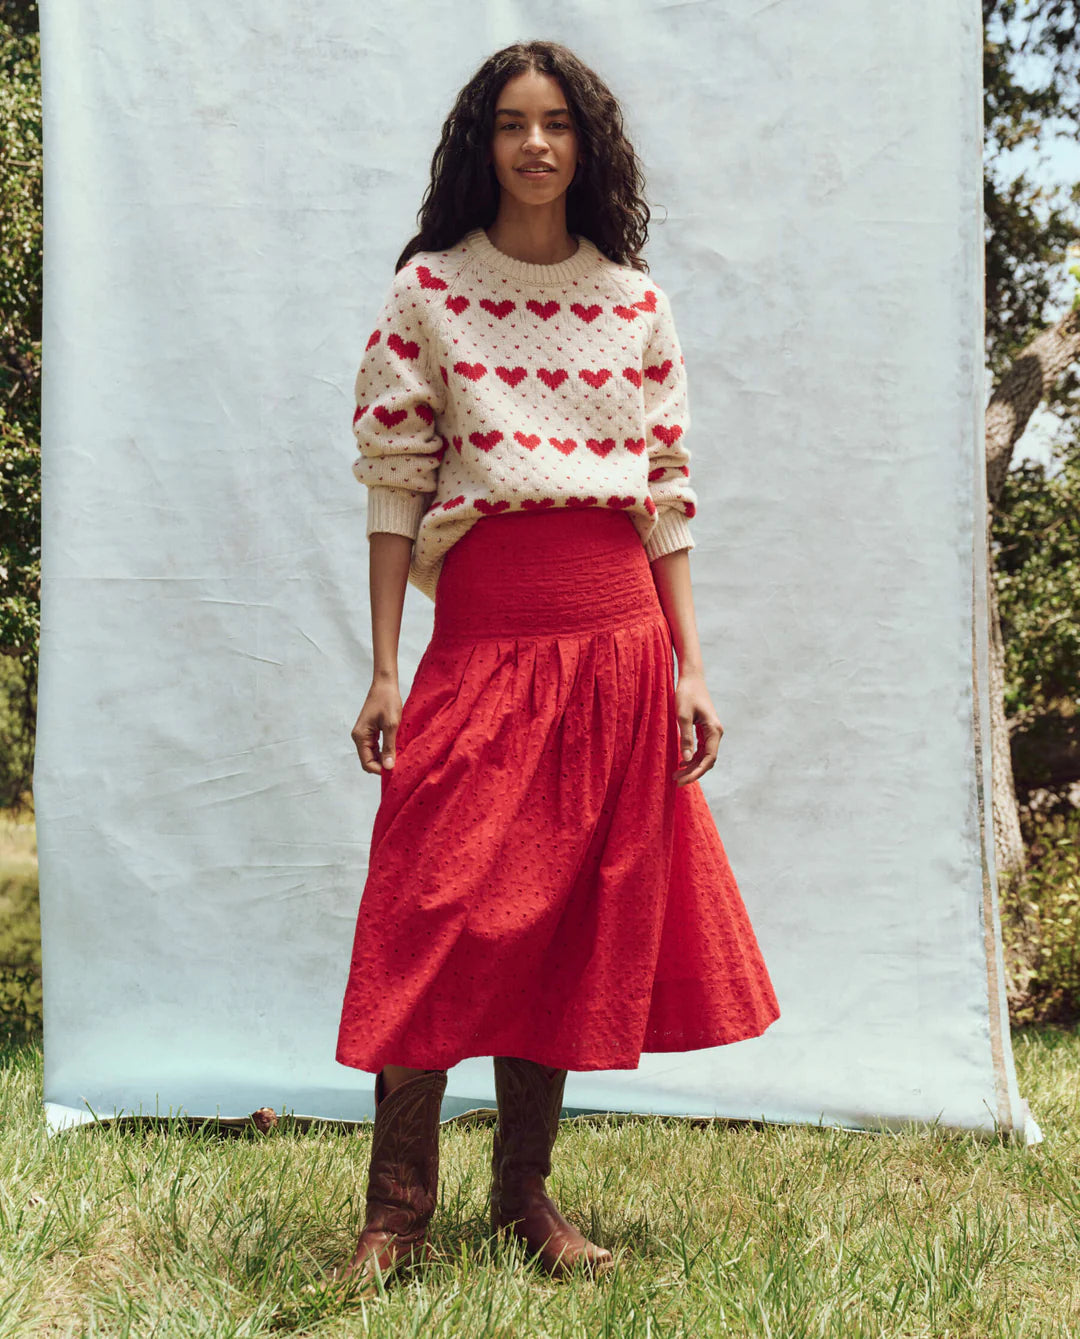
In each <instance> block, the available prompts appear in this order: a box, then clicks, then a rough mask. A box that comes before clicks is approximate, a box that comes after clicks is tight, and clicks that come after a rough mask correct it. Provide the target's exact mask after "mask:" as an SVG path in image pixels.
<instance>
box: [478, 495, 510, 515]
mask: <svg viewBox="0 0 1080 1339" xmlns="http://www.w3.org/2000/svg"><path fill="white" fill-rule="evenodd" d="M509 505H510V503H509V502H507V501H506V500H505V499H504V500H503V501H502V502H489V501H488V500H487V498H486V497H478V498H477V499H476V500H475V501H474V502H473V506H474V507H475V508H476V510H477V511H482V512H485V513H486V514H487V515H488V516H495V515H496V514H497V513H498V512H500V511H505V510H506V509H507V507H509Z"/></svg>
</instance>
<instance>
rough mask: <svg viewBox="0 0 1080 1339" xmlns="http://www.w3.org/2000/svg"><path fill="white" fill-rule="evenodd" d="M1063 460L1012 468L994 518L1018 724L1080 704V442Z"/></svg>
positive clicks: (1010, 696) (1064, 450)
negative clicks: (1053, 465) (1051, 468)
mask: <svg viewBox="0 0 1080 1339" xmlns="http://www.w3.org/2000/svg"><path fill="white" fill-rule="evenodd" d="M1055 463H1056V464H1057V465H1059V466H1060V468H1059V469H1057V470H1056V471H1055V472H1054V473H1052V474H1051V473H1049V472H1048V471H1047V470H1046V468H1045V467H1044V466H1043V465H1042V464H1041V463H1039V462H1037V461H1031V460H1025V461H1023V462H1021V464H1020V465H1018V466H1016V467H1014V468H1013V469H1012V470H1010V472H1009V473H1008V474H1007V475H1006V477H1005V482H1004V486H1003V490H1002V496H1001V499H1000V504H999V507H998V510H997V512H996V514H995V516H994V519H993V528H992V535H993V547H994V565H995V569H996V575H997V591H998V602H999V606H1000V614H1001V634H1002V638H1003V641H1004V645H1005V676H1006V684H1007V688H1006V695H1005V706H1006V712H1007V713H1008V715H1009V716H1011V717H1013V718H1014V720H1015V723H1016V725H1021V724H1026V723H1027V721H1028V720H1029V719H1030V718H1031V717H1033V716H1035V715H1039V714H1043V713H1045V712H1048V711H1057V710H1060V709H1061V707H1062V705H1063V704H1064V703H1069V702H1071V703H1073V704H1080V444H1078V443H1073V444H1071V445H1070V446H1063V447H1058V448H1056V450H1055ZM1078 774H1080V772H1078Z"/></svg>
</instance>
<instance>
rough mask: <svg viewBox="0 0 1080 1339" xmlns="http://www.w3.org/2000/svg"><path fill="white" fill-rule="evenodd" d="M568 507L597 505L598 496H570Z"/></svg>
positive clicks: (567, 500) (567, 501)
mask: <svg viewBox="0 0 1080 1339" xmlns="http://www.w3.org/2000/svg"><path fill="white" fill-rule="evenodd" d="M566 505H567V506H568V507H595V506H596V498H594V497H568V498H567V499H566Z"/></svg>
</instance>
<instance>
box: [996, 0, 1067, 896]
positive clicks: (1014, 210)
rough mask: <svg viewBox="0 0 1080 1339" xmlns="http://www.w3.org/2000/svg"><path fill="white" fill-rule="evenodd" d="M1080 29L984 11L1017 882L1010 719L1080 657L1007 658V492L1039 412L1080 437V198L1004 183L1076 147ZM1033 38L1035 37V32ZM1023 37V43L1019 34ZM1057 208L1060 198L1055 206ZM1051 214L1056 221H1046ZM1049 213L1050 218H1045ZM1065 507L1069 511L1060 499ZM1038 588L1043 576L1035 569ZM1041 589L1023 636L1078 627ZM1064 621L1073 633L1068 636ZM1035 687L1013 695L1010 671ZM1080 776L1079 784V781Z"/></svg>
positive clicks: (1001, 666) (1034, 589)
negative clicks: (1052, 674)
mask: <svg viewBox="0 0 1080 1339" xmlns="http://www.w3.org/2000/svg"><path fill="white" fill-rule="evenodd" d="M1078 21H1080V10H1078V3H1077V0H1034V2H1033V3H1028V4H1027V5H1026V6H1024V8H1023V13H1022V14H1021V12H1020V5H1019V4H1018V2H1017V0H984V3H983V27H984V45H983V105H984V117H983V121H984V162H985V170H984V195H983V198H984V215H985V229H986V234H985V236H986V253H985V254H986V344H987V348H986V356H987V365H988V367H989V368H990V371H991V374H992V375H993V376H995V377H996V385H995V387H994V391H993V394H992V396H991V397H990V401H989V403H988V405H987V409H986V444H985V445H986V475H987V506H988V527H987V529H988V533H989V536H990V551H989V553H988V564H989V571H990V574H991V580H990V591H989V595H990V682H989V700H990V715H991V720H990V737H991V747H992V756H993V777H994V784H993V825H994V842H995V851H996V860H997V867H998V869H999V871H1002V872H1006V873H1010V874H1013V873H1019V872H1020V871H1021V870H1022V869H1023V868H1024V865H1025V863H1026V856H1025V848H1024V843H1023V839H1022V835H1021V830H1020V821H1019V813H1018V809H1017V792H1016V783H1015V774H1014V759H1013V751H1012V733H1013V729H1014V727H1015V724H1016V723H1017V722H1018V719H1019V718H1017V717H1013V718H1012V719H1010V716H1009V713H1008V705H1009V702H1010V699H1011V700H1012V702H1014V703H1016V702H1020V701H1024V702H1026V703H1029V704H1030V703H1034V702H1042V704H1043V709H1045V706H1046V697H1045V694H1044V693H1041V692H1040V690H1039V688H1038V686H1037V685H1038V683H1039V682H1041V681H1042V680H1043V678H1044V677H1045V676H1044V673H1043V670H1042V662H1041V659H1040V658H1041V657H1042V656H1045V655H1046V654H1047V653H1048V652H1049V653H1050V655H1051V658H1056V659H1058V660H1061V659H1062V658H1063V659H1064V661H1065V662H1066V663H1067V662H1068V661H1069V659H1070V657H1071V658H1072V665H1073V669H1072V671H1071V672H1068V671H1067V672H1066V673H1065V675H1064V676H1061V675H1060V674H1058V678H1059V679H1060V680H1061V681H1062V682H1067V681H1068V680H1069V679H1070V677H1071V678H1072V679H1073V681H1075V673H1076V666H1077V660H1076V657H1077V647H1076V646H1075V644H1074V643H1073V642H1072V641H1071V640H1070V639H1069V638H1068V637H1067V636H1065V629H1064V628H1062V629H1061V634H1062V637H1064V641H1063V642H1061V644H1060V645H1059V646H1058V647H1057V649H1056V650H1051V647H1050V644H1048V643H1047V640H1046V637H1045V633H1041V634H1039V637H1038V639H1037V641H1036V643H1035V644H1034V645H1033V646H1029V648H1028V653H1027V654H1024V653H1023V652H1020V653H1019V654H1014V655H1013V656H1012V658H1011V662H1010V660H1009V657H1008V656H1007V653H1006V641H1005V638H1004V636H1003V628H1002V614H1001V606H1002V601H1003V596H1004V594H1005V591H1006V590H1007V591H1008V593H1009V595H1010V596H1012V595H1014V594H1015V593H1016V592H1017V591H1018V590H1019V589H1021V587H1020V586H1018V585H1016V584H1015V583H1014V584H1013V585H1011V586H1008V585H1007V583H1006V582H1005V581H1003V579H1002V574H1001V573H999V571H998V569H997V562H996V555H995V545H996V546H997V547H998V548H1000V546H1001V543H1002V540H1003V539H1004V537H1007V536H1013V537H1015V528H1014V527H1013V526H1012V525H1011V524H1010V521H1009V519H1008V518H1007V516H1005V515H1004V514H1003V509H1004V508H1005V507H1006V506H1008V505H1010V504H1013V503H1015V502H1017V500H1018V497H1019V494H1018V493H1017V490H1012V491H1010V492H1008V493H1006V491H1005V482H1006V478H1007V477H1008V475H1009V470H1010V467H1011V465H1012V457H1013V451H1014V448H1015V446H1016V443H1017V442H1018V441H1019V439H1020V437H1021V435H1022V434H1023V432H1024V429H1025V427H1026V426H1027V424H1028V422H1029V420H1030V418H1031V416H1032V414H1033V413H1034V412H1035V410H1036V409H1037V408H1038V407H1039V406H1040V405H1045V406H1046V407H1048V408H1050V409H1052V410H1054V411H1055V412H1057V413H1059V414H1060V415H1061V416H1062V417H1063V418H1064V419H1065V420H1066V421H1068V422H1070V423H1071V424H1072V425H1073V428H1074V430H1075V425H1076V424H1077V421H1078V417H1080V416H1078V408H1080V406H1078V403H1077V377H1076V367H1077V354H1078V352H1080V310H1078V308H1077V304H1076V303H1075V301H1074V304H1073V307H1072V309H1071V310H1070V311H1068V312H1067V313H1066V315H1065V316H1064V318H1061V319H1058V320H1051V319H1050V318H1048V316H1047V309H1048V307H1049V306H1050V305H1051V304H1052V303H1054V302H1059V301H1060V299H1061V290H1062V288H1063V280H1062V278H1061V277H1060V274H1061V267H1062V262H1063V261H1064V260H1065V258H1066V255H1067V252H1068V248H1069V246H1070V244H1071V243H1075V241H1076V239H1077V235H1078V231H1077V213H1078V211H1077V206H1078V205H1080V186H1078V185H1074V186H1073V187H1072V190H1071V191H1070V192H1069V193H1068V199H1067V201H1066V202H1065V203H1064V204H1059V203H1057V202H1056V201H1055V200H1053V199H1049V198H1048V195H1047V192H1046V191H1045V190H1043V189H1042V188H1040V187H1038V186H1036V185H1034V184H1032V183H1031V182H1030V181H1029V180H1028V178H1027V176H1026V174H1025V173H1021V174H1020V175H1018V176H1017V177H1015V178H1014V179H1013V180H1011V181H1002V180H1001V179H1000V177H1001V174H1000V172H999V171H998V170H997V164H998V161H999V159H1000V155H1001V151H1002V150H1005V149H1009V148H1011V147H1013V146H1015V145H1017V144H1019V143H1022V142H1024V141H1026V140H1033V141H1034V143H1035V144H1036V145H1038V146H1041V145H1042V142H1043V139H1042V137H1043V136H1044V134H1047V133H1049V128H1050V126H1051V124H1052V123H1053V122H1054V121H1060V122H1062V123H1063V125H1064V127H1065V128H1064V129H1063V130H1061V131H1059V132H1057V133H1070V134H1072V135H1073V136H1075V134H1076V126H1077V121H1078V119H1080V94H1078V90H1080V82H1078V80H1077V65H1078V57H1080V48H1078V47H1077V44H1076V37H1075V34H1076V28H1077V23H1078ZM1025 24H1026V26H1025ZM1021 28H1023V35H1022V37H1020V38H1018V37H1017V34H1018V33H1019V32H1020V30H1021ZM1029 54H1030V55H1035V56H1038V57H1041V58H1042V59H1043V60H1044V61H1045V64H1046V66H1047V72H1046V75H1045V78H1044V82H1043V83H1042V84H1040V85H1039V86H1038V87H1035V88H1033V89H1029V88H1027V87H1025V86H1024V85H1023V84H1022V83H1020V82H1019V80H1018V78H1017V75H1016V69H1017V65H1018V60H1019V57H1020V56H1021V55H1029ZM1054 194H1055V195H1056V194H1057V192H1054ZM1044 206H1046V207H1045V209H1044V208H1043V207H1044ZM1040 211H1042V212H1043V213H1045V217H1040ZM1075 483H1076V476H1075V473H1073V472H1069V473H1068V474H1067V475H1066V481H1065V486H1064V488H1062V487H1059V488H1058V489H1057V490H1056V494H1057V496H1058V499H1059V501H1061V500H1064V502H1065V504H1066V506H1068V505H1069V498H1068V493H1067V488H1068V486H1069V485H1072V486H1073V489H1074V491H1073V493H1072V498H1071V502H1072V505H1073V506H1074V507H1075V506H1076V505H1077V504H1078V501H1080V497H1078V494H1077V493H1076V491H1075ZM1063 492H1064V493H1065V497H1064V499H1062V497H1061V495H1062V493H1063ZM1031 571H1032V573H1033V574H1034V569H1031ZM1043 576H1044V578H1046V577H1050V578H1053V579H1051V580H1045V579H1044V580H1043V581H1041V582H1040V581H1038V580H1037V579H1036V580H1031V581H1028V582H1025V583H1024V584H1023V586H1022V589H1023V592H1024V597H1025V599H1027V600H1029V601H1030V602H1031V605H1030V607H1031V610H1032V614H1033V621H1027V620H1025V619H1024V618H1022V617H1017V616H1016V615H1017V614H1018V612H1019V611H1017V610H1015V606H1013V605H1012V604H1010V612H1012V613H1013V614H1014V617H1013V620H1012V629H1013V633H1014V635H1017V634H1020V633H1021V631H1022V630H1023V631H1027V632H1029V633H1033V632H1034V631H1035V630H1036V628H1037V627H1039V626H1040V624H1041V622H1042V621H1044V620H1043V619H1042V614H1043V612H1045V610H1046V609H1050V608H1057V609H1060V608H1061V604H1062V601H1064V602H1065V607H1066V608H1067V609H1068V608H1070V607H1071V613H1072V616H1073V617H1074V618H1075V617H1080V599H1078V591H1077V586H1076V582H1075V580H1074V581H1073V582H1072V584H1071V587H1070V585H1069V583H1068V581H1066V582H1065V583H1064V584H1063V583H1062V582H1061V581H1060V580H1058V579H1057V573H1056V572H1055V570H1054V569H1052V568H1049V569H1044V571H1043ZM1063 621H1064V620H1062V622H1063ZM1008 669H1011V671H1012V673H1013V674H1014V675H1016V674H1018V673H1022V674H1023V675H1024V676H1025V677H1024V679H1023V680H1022V681H1020V682H1017V681H1016V680H1015V679H1014V680H1013V681H1012V682H1010V681H1009V679H1008V678H1007V670H1008ZM1077 775H1080V771H1078V773H1077Z"/></svg>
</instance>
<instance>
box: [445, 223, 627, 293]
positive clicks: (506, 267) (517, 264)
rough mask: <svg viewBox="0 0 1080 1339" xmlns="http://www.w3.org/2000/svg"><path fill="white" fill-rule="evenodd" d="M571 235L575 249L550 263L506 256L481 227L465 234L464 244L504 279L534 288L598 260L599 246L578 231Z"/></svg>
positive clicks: (586, 269) (577, 274)
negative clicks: (574, 240) (533, 262)
mask: <svg viewBox="0 0 1080 1339" xmlns="http://www.w3.org/2000/svg"><path fill="white" fill-rule="evenodd" d="M571 236H573V237H575V238H576V239H577V244H578V249H577V250H576V251H575V252H574V254H573V255H572V256H570V257H569V258H568V259H567V260H560V261H557V262H555V264H552V265H534V264H532V263H531V262H529V261H525V260H516V259H515V258H514V257H513V256H508V255H507V254H506V252H505V251H500V250H499V248H498V247H497V246H496V245H495V243H494V242H493V241H492V240H491V238H490V237H489V236H488V235H487V233H486V232H485V231H484V229H483V228H473V230H472V231H471V232H469V233H467V234H466V235H465V246H466V248H467V250H468V251H469V252H470V254H471V255H472V256H473V257H474V258H475V259H476V260H478V261H480V262H481V264H483V265H485V266H487V267H488V268H489V269H492V270H496V271H498V273H499V274H502V275H504V276H505V277H506V278H507V279H515V280H517V282H518V283H520V284H529V285H532V286H534V287H537V288H555V287H559V286H562V285H565V284H568V283H570V282H571V281H572V280H574V279H580V278H582V277H583V276H584V275H586V274H589V273H590V272H591V271H592V270H594V269H595V268H596V266H597V264H598V263H599V261H600V260H601V259H602V252H601V251H600V249H599V247H597V246H596V245H595V244H594V243H593V242H591V241H589V239H588V238H587V237H583V236H582V235H581V234H580V233H572V234H571Z"/></svg>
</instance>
